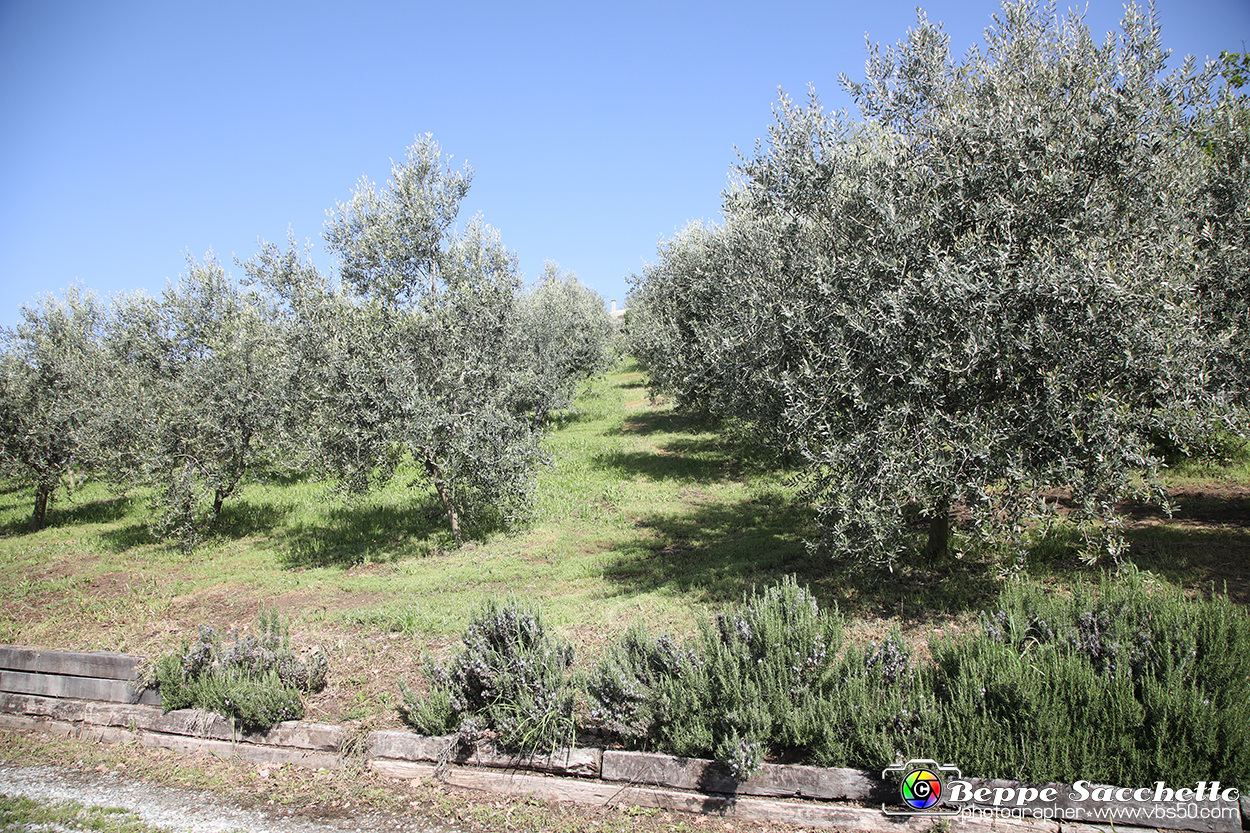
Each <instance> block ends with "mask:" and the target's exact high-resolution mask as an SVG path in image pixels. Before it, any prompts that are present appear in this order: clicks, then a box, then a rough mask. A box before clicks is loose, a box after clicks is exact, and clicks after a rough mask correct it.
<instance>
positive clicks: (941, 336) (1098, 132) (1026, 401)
mask: <svg viewBox="0 0 1250 833" xmlns="http://www.w3.org/2000/svg"><path fill="white" fill-rule="evenodd" d="M1167 54H1168V53H1167V52H1166V51H1165V50H1164V49H1163V47H1162V45H1161V41H1160V33H1159V27H1158V25H1157V23H1156V21H1155V20H1154V19H1153V18H1152V17H1150V16H1147V15H1145V14H1143V13H1142V11H1141V10H1139V9H1138V8H1136V7H1134V6H1130V7H1128V8H1127V11H1126V15H1125V18H1124V20H1123V23H1122V29H1121V31H1120V32H1119V33H1118V35H1114V36H1111V37H1109V39H1108V40H1107V42H1106V43H1104V44H1102V45H1099V44H1097V43H1095V41H1094V40H1093V38H1092V37H1091V35H1090V32H1089V30H1088V28H1087V27H1086V26H1085V25H1084V24H1083V22H1082V21H1081V19H1080V17H1079V16H1069V17H1066V18H1061V17H1059V16H1058V15H1056V14H1055V12H1054V7H1053V4H1052V5H1050V6H1048V7H1046V8H1045V9H1043V8H1040V7H1039V6H1038V5H1037V4H1036V3H1035V2H1032V0H1021V1H1020V2H1008V3H1006V4H1005V5H1004V6H1003V8H1002V11H1001V13H1000V14H999V15H997V16H995V18H994V25H993V26H992V27H991V28H990V29H988V30H987V31H986V34H985V44H984V46H983V47H982V48H978V49H974V50H972V51H970V52H969V53H968V54H967V55H966V56H965V57H964V58H963V59H962V60H952V58H951V56H950V53H949V49H948V38H947V36H946V35H944V34H943V32H942V30H941V28H940V26H935V25H933V24H930V23H929V22H928V21H927V20H926V18H925V17H924V15H923V13H921V15H920V18H919V21H918V23H917V25H916V26H915V28H913V29H912V30H910V31H909V32H908V34H907V37H906V39H905V40H903V41H901V42H899V43H898V44H897V45H896V46H893V47H889V48H885V49H882V48H880V47H871V48H870V51H869V58H868V61H867V64H866V77H865V78H864V80H863V81H851V80H849V79H847V78H845V77H843V84H844V86H845V89H846V90H847V92H848V93H849V94H850V96H851V97H852V98H853V100H854V102H855V103H856V105H857V106H858V108H859V112H860V115H859V118H858V119H854V118H851V117H849V116H848V115H846V114H845V113H826V112H825V111H823V110H822V108H821V106H820V104H819V102H818V100H817V99H816V98H815V95H814V93H813V95H812V97H811V99H810V101H809V102H808V103H807V105H806V106H800V105H797V104H795V103H794V102H792V101H791V100H790V99H789V98H786V97H784V96H783V97H782V98H781V100H780V103H779V105H778V106H777V107H776V108H775V115H776V123H775V124H774V125H773V126H772V128H771V129H770V131H769V137H768V143H767V146H762V145H760V146H757V148H756V151H755V153H754V155H753V156H751V157H750V158H744V159H743V161H742V162H741V163H740V165H739V167H738V168H737V174H738V177H737V181H736V183H735V185H734V186H733V187H731V188H730V189H729V190H728V191H727V192H726V194H725V196H724V205H723V218H722V222H720V223H719V224H712V225H709V224H694V225H691V226H689V227H688V228H686V229H685V230H684V231H683V232H682V233H680V234H679V235H678V236H676V237H675V238H674V239H671V240H669V241H666V242H664V243H663V244H662V245H661V247H660V250H659V257H658V260H657V261H656V262H655V263H653V264H650V265H648V266H647V268H646V269H645V270H644V271H643V273H642V274H641V275H639V276H635V278H634V279H633V280H634V283H633V290H632V294H631V296H630V301H629V307H630V316H631V319H630V339H631V347H632V350H633V352H634V354H635V355H636V356H638V357H639V358H640V359H641V360H642V361H643V362H644V363H645V364H646V366H647V367H648V368H649V370H650V374H651V383H652V385H653V387H654V388H655V389H656V390H658V391H662V392H666V393H669V394H671V395H673V396H674V397H675V399H676V401H677V402H678V403H679V404H681V405H683V406H687V407H690V408H693V409H697V410H703V411H706V412H709V413H711V414H715V415H718V416H723V417H728V418H732V419H734V420H737V421H738V422H740V423H741V424H743V425H745V426H747V428H748V430H750V431H752V432H753V433H754V434H756V435H757V436H758V437H760V438H761V439H762V440H763V441H765V442H767V443H769V444H770V445H771V446H772V447H773V448H774V449H776V450H777V451H778V452H780V453H783V454H785V455H789V456H791V457H792V458H797V459H798V460H800V461H802V463H803V464H804V466H805V470H806V472H807V478H806V483H807V487H808V495H809V497H811V498H812V499H813V501H814V503H815V505H816V506H817V508H818V513H819V518H820V522H821V534H820V544H821V545H822V546H823V547H824V548H825V549H827V550H829V551H832V552H833V553H836V554H841V555H845V556H850V557H854V558H859V559H866V560H868V561H870V562H874V563H880V564H893V563H894V562H895V560H896V559H898V558H899V557H901V556H902V555H903V554H904V553H908V552H914V551H915V549H914V548H915V547H916V542H915V540H914V536H915V531H916V530H927V533H928V538H927V546H926V547H925V549H924V551H925V552H927V553H928V554H931V555H933V554H938V553H941V552H943V551H945V550H946V549H947V548H948V542H949V535H950V530H951V520H952V518H953V517H956V518H962V519H964V520H966V522H967V523H968V524H969V525H970V526H971V527H972V528H973V530H974V532H975V533H977V534H979V535H982V536H985V537H989V538H1001V537H1006V538H1008V539H1012V538H1016V539H1018V538H1019V537H1020V536H1021V534H1022V531H1023V529H1025V527H1026V525H1028V524H1029V523H1031V519H1037V518H1039V517H1041V518H1045V517H1049V516H1051V515H1052V513H1053V512H1054V510H1055V508H1056V506H1055V502H1056V496H1058V495H1064V494H1066V495H1070V496H1071V499H1072V501H1073V503H1074V507H1075V511H1074V514H1075V517H1076V518H1078V519H1080V520H1082V521H1083V522H1084V526H1085V529H1086V530H1087V531H1088V532H1089V533H1090V535H1091V539H1090V544H1091V546H1094V547H1095V549H1097V550H1101V551H1106V550H1107V549H1108V548H1109V549H1111V550H1112V551H1115V549H1116V548H1117V547H1118V546H1121V545H1122V538H1121V536H1120V535H1119V534H1118V531H1117V530H1118V526H1117V524H1118V518H1117V515H1116V512H1115V504H1116V503H1117V501H1120V500H1121V499H1123V498H1126V497H1130V496H1131V497H1136V498H1140V499H1143V500H1150V501H1155V502H1158V503H1161V504H1163V505H1164V506H1166V505H1167V492H1166V489H1165V488H1164V486H1163V484H1162V482H1161V480H1160V469H1161V467H1162V466H1163V465H1164V463H1165V455H1166V454H1167V453H1175V452H1183V453H1189V452H1194V451H1200V450H1202V449H1203V448H1204V447H1206V446H1209V445H1210V444H1211V443H1212V442H1214V441H1215V440H1216V439H1217V438H1218V437H1220V436H1222V435H1225V436H1226V434H1223V432H1227V431H1229V430H1238V429H1239V427H1244V421H1242V420H1244V413H1245V412H1244V410H1243V409H1242V408H1243V406H1244V403H1245V401H1246V399H1245V396H1246V391H1247V381H1248V378H1250V372H1248V371H1250V312H1248V310H1247V303H1246V299H1247V297H1250V259H1248V258H1250V255H1248V252H1250V156H1248V154H1250V110H1248V108H1247V106H1246V100H1245V99H1244V98H1242V97H1240V96H1239V95H1238V94H1237V93H1236V92H1235V90H1234V89H1232V88H1231V84H1230V83H1226V81H1225V80H1222V79H1221V78H1220V75H1219V67H1218V66H1217V65H1209V66H1205V67H1198V66H1196V65H1195V64H1194V62H1193V61H1192V60H1190V61H1188V62H1186V63H1185V64H1184V65H1183V66H1182V67H1180V68H1179V69H1176V70H1175V71H1172V72H1170V73H1167V74H1165V73H1164V62H1165V59H1166V57H1167ZM1230 65H1231V64H1230ZM1233 79H1234V77H1233V76H1228V77H1227V80H1228V82H1231V81H1233Z"/></svg>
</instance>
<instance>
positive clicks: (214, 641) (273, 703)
mask: <svg viewBox="0 0 1250 833" xmlns="http://www.w3.org/2000/svg"><path fill="white" fill-rule="evenodd" d="M155 670H156V679H157V682H158V683H159V685H160V690H161V707H162V708H163V709H164V710H165V711H167V712H168V711H173V710H174V709H185V708H195V707H198V708H202V709H206V710H208V711H212V712H217V713H218V714H221V715H224V716H226V717H229V718H231V719H232V720H235V721H237V722H238V724H239V726H240V727H241V728H242V729H243V730H244V731H246V732H254V731H259V730H262V729H267V728H269V727H271V726H273V725H274V724H276V723H280V722H282V721H283V720H298V719H299V718H301V717H303V716H304V704H303V701H302V700H301V699H300V692H316V691H320V690H321V689H322V688H324V687H325V684H326V659H325V654H323V653H321V652H320V651H316V650H314V651H313V652H312V653H310V654H309V655H308V657H306V658H301V657H298V656H296V655H295V654H294V652H293V651H292V650H291V639H290V632H289V629H288V627H287V626H286V625H285V624H284V623H283V622H282V621H281V619H280V618H279V616H278V613H277V611H276V610H273V609H270V610H262V611H261V613H260V621H259V628H258V632H257V634H256V635H253V634H246V635H244V636H243V637H242V638H241V639H239V640H237V641H235V642H234V643H233V644H231V645H229V646H226V645H225V644H224V643H223V642H222V640H221V637H220V636H219V635H218V634H217V633H216V631H214V630H213V628H212V627H211V626H209V625H201V626H200V633H199V638H198V639H197V640H196V641H195V642H193V643H184V645H183V648H182V651H181V652H179V653H174V654H169V655H167V656H164V657H162V658H161V659H160V660H158V661H157V663H156V669H155Z"/></svg>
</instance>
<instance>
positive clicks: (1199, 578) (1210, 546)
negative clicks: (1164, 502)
mask: <svg viewBox="0 0 1250 833" xmlns="http://www.w3.org/2000/svg"><path fill="white" fill-rule="evenodd" d="M1128 538H1129V542H1130V544H1131V546H1130V548H1129V554H1128V558H1129V560H1130V561H1132V562H1133V563H1134V564H1135V565H1137V566H1138V567H1140V568H1141V569H1143V570H1149V571H1150V572H1152V573H1154V574H1155V575H1157V576H1159V577H1160V578H1163V579H1166V580H1167V581H1169V582H1171V583H1172V584H1176V585H1179V586H1181V587H1189V588H1194V587H1197V588H1199V589H1201V590H1204V591H1206V592H1211V591H1214V592H1215V593H1221V594H1222V593H1224V592H1225V591H1227V593H1228V598H1229V599H1230V600H1231V601H1233V602H1236V603H1237V604H1241V605H1250V528H1238V527H1223V528H1221V527H1196V526H1185V525H1179V524H1178V525H1170V524H1160V525H1156V526H1144V527H1139V528H1137V529H1133V530H1130V532H1129V535H1128Z"/></svg>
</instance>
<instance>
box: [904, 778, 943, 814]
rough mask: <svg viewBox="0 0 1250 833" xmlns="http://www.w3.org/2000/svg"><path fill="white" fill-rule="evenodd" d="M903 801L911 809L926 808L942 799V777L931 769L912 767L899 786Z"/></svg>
mask: <svg viewBox="0 0 1250 833" xmlns="http://www.w3.org/2000/svg"><path fill="white" fill-rule="evenodd" d="M899 792H900V793H901V794H902V796H903V803H904V804H906V805H907V806H908V807H911V808H912V809H913V810H928V809H929V808H930V807H932V806H934V805H935V804H937V803H938V802H939V801H941V800H942V779H941V778H940V777H938V774H937V773H936V772H934V771H933V770H931V769H923V768H922V769H913V770H912V771H911V772H909V773H907V774H906V775H904V776H903V783H902V785H901V786H900V787H899Z"/></svg>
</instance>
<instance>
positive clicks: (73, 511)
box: [0, 495, 131, 537]
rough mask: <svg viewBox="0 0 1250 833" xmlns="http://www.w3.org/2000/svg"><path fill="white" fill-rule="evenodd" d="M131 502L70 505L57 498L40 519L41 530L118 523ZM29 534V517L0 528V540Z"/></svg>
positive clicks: (119, 499) (125, 499)
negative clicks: (42, 521)
mask: <svg viewBox="0 0 1250 833" xmlns="http://www.w3.org/2000/svg"><path fill="white" fill-rule="evenodd" d="M130 501H131V498H130V497H129V496H127V495H121V496H118V497H112V498H104V499H101V500H91V501H83V502H82V503H74V502H71V501H69V500H67V499H66V498H65V496H64V495H60V496H58V500H57V501H56V502H55V503H53V504H52V505H51V506H49V507H48V514H47V516H46V517H45V518H44V528H45V529H49V528H55V527H60V526H74V525H77V524H102V523H112V522H114V521H119V520H121V519H122V518H124V517H126V515H127V514H128V513H129V511H130ZM29 531H30V516H29V515H23V516H21V517H17V518H13V519H12V520H10V521H8V522H7V523H5V524H4V525H3V526H0V536H4V537H7V536H10V535H25V534H26V533H28V532H29Z"/></svg>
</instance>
